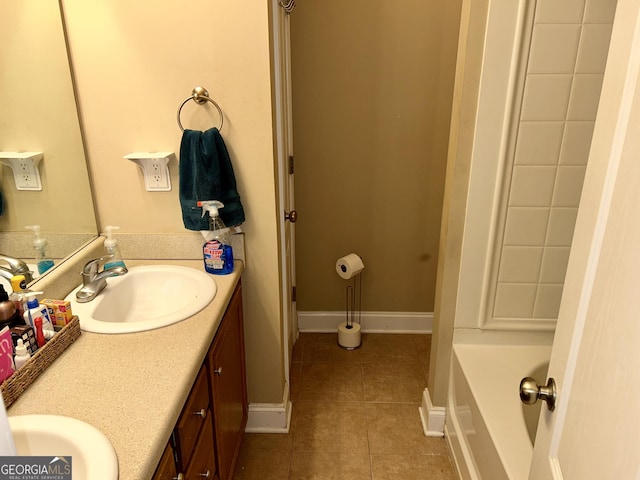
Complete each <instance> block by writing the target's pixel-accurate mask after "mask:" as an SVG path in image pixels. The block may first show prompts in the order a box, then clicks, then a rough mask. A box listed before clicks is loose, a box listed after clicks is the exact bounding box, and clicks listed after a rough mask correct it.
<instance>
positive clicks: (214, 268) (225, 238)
mask: <svg viewBox="0 0 640 480" xmlns="http://www.w3.org/2000/svg"><path fill="white" fill-rule="evenodd" d="M198 206H199V207H202V216H203V217H204V214H205V212H208V213H209V231H208V232H207V231H203V232H202V233H203V235H204V236H205V238H206V239H207V241H206V242H205V243H204V245H203V246H202V254H203V258H204V269H205V270H206V271H207V272H208V273H213V274H214V275H227V274H229V273H231V272H233V250H232V249H231V244H230V233H229V229H228V228H227V227H226V226H225V224H224V223H223V222H222V220H221V219H220V216H219V214H218V209H219V208H224V205H223V204H222V203H221V202H219V201H217V200H206V201H200V202H198Z"/></svg>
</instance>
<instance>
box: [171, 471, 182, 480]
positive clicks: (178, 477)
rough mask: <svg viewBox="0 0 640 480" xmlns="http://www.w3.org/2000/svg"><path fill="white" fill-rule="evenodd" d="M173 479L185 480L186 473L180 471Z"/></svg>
mask: <svg viewBox="0 0 640 480" xmlns="http://www.w3.org/2000/svg"><path fill="white" fill-rule="evenodd" d="M173 480H184V474H182V473H179V474H178V476H177V477H173Z"/></svg>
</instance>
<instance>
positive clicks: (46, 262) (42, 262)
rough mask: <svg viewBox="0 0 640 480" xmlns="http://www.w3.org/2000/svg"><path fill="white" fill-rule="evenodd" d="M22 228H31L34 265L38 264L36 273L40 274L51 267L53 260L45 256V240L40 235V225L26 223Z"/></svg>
mask: <svg viewBox="0 0 640 480" xmlns="http://www.w3.org/2000/svg"><path fill="white" fill-rule="evenodd" d="M24 228H28V229H29V230H33V251H34V253H35V258H36V265H38V273H39V274H40V275H42V274H43V273H44V272H46V271H47V270H49V269H50V268H51V267H53V260H52V259H51V258H49V257H48V256H47V253H46V251H45V249H46V246H47V241H46V240H45V239H44V238H42V237H41V236H40V225H27V226H26V227H24Z"/></svg>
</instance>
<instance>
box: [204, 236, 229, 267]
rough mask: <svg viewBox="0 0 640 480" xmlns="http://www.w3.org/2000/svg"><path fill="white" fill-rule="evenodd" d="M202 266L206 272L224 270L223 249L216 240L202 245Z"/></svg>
mask: <svg viewBox="0 0 640 480" xmlns="http://www.w3.org/2000/svg"><path fill="white" fill-rule="evenodd" d="M203 253H204V266H205V268H206V269H207V270H210V269H211V270H222V269H223V268H224V257H223V254H224V248H223V245H222V244H221V243H220V242H219V241H217V240H211V241H210V242H207V243H205V244H204V248H203Z"/></svg>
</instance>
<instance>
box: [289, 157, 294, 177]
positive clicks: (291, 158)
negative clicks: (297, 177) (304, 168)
mask: <svg viewBox="0 0 640 480" xmlns="http://www.w3.org/2000/svg"><path fill="white" fill-rule="evenodd" d="M289 175H293V155H289Z"/></svg>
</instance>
